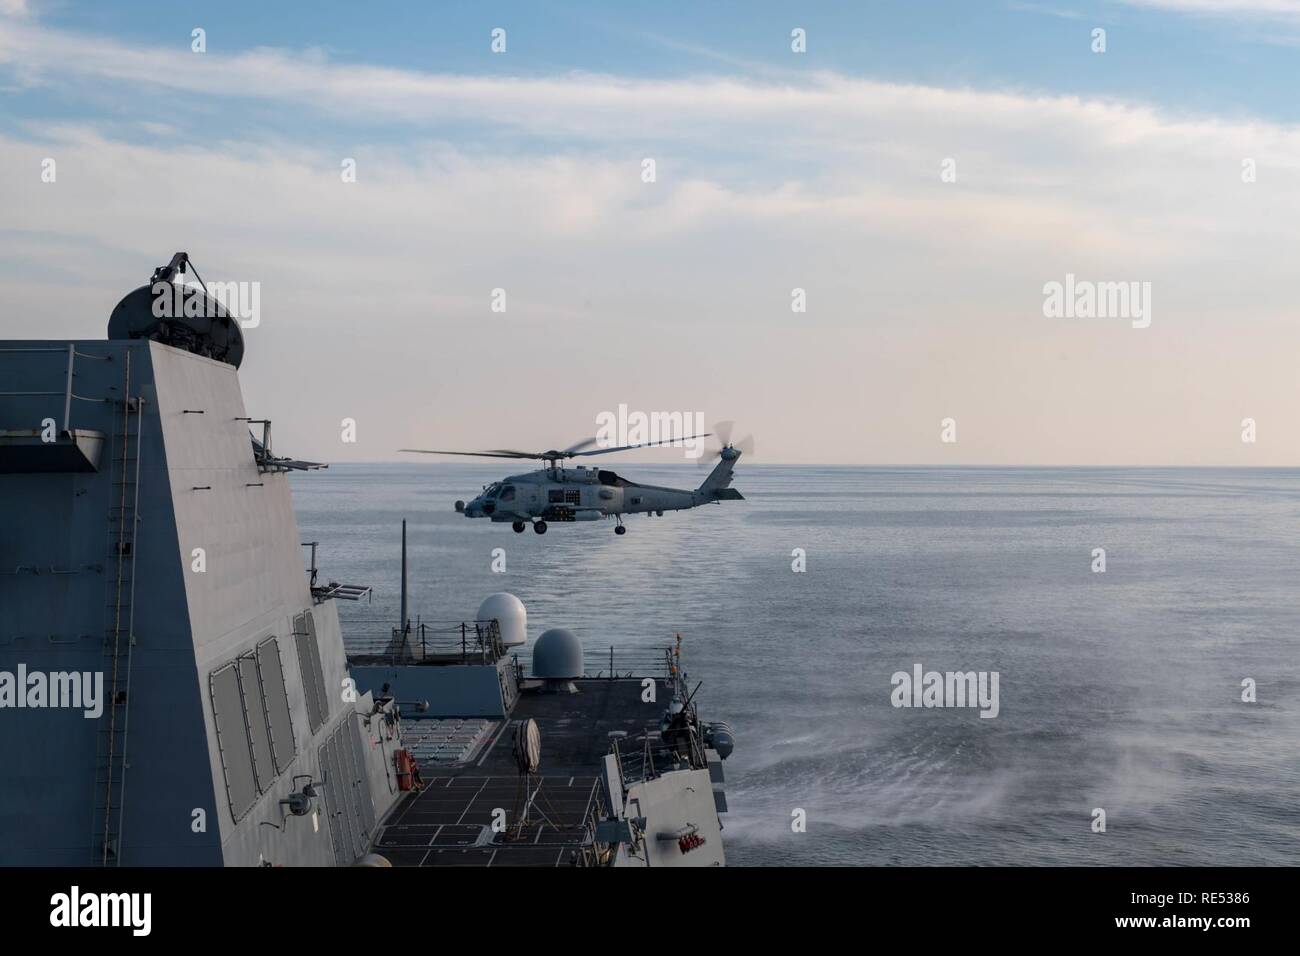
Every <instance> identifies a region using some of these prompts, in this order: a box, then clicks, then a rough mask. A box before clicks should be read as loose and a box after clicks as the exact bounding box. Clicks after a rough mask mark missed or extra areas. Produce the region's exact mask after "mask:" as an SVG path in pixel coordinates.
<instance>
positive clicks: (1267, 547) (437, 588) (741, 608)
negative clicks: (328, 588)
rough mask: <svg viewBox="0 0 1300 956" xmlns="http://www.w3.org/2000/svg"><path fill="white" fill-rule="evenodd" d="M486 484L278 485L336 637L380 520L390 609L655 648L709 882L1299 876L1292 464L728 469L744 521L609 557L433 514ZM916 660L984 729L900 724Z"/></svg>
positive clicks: (355, 608) (920, 710)
mask: <svg viewBox="0 0 1300 956" xmlns="http://www.w3.org/2000/svg"><path fill="white" fill-rule="evenodd" d="M507 470H508V469H503V468H501V467H500V466H498V465H494V464H493V463H486V464H483V465H480V464H462V463H430V462H418V463H410V464H407V463H400V464H388V463H386V464H342V465H333V466H331V467H330V468H329V469H328V470H326V471H321V472H313V473H309V474H301V475H295V476H294V477H293V479H292V481H293V494H294V502H295V507H296V510H297V514H298V521H299V525H300V531H301V534H302V539H303V540H304V541H318V542H319V546H318V551H317V563H318V566H319V567H320V569H321V571H320V573H321V575H322V577H324V578H326V579H328V580H336V581H341V582H346V583H356V584H369V585H372V586H373V588H374V591H373V596H372V599H371V601H370V602H365V601H362V602H358V603H355V604H351V603H347V602H339V605H340V616H341V617H342V618H343V627H344V635H345V640H351V639H352V638H350V637H349V635H350V634H365V633H374V632H375V624H376V622H384V626H387V625H388V624H390V623H395V622H396V620H397V618H398V607H399V580H400V573H399V568H400V534H401V522H402V521H403V520H405V521H407V523H408V527H407V537H408V543H407V547H408V554H409V563H410V570H409V579H410V586H411V611H412V615H413V616H414V615H415V614H419V615H420V616H421V618H422V619H423V620H427V621H448V620H463V619H466V620H467V619H472V618H473V616H474V614H475V612H476V610H477V608H478V604H479V601H480V600H481V599H482V597H483V596H485V595H487V594H488V593H491V592H494V591H510V592H512V593H514V594H516V595H517V596H518V597H519V598H520V599H521V600H523V602H524V603H525V605H526V606H527V609H528V621H529V636H530V638H535V637H536V636H537V635H538V634H540V633H541V631H542V630H545V629H547V628H550V627H564V628H568V629H570V630H572V631H573V632H574V633H576V634H577V635H578V636H579V637H580V638H581V639H582V641H583V644H584V648H585V650H586V651H587V652H588V653H592V652H594V651H601V652H604V651H605V650H606V649H608V648H610V647H613V648H616V649H617V652H618V653H619V654H623V653H625V652H626V653H636V652H639V651H642V650H644V651H647V652H648V651H651V650H653V649H656V648H659V647H663V646H666V645H668V644H669V643H671V642H672V641H673V640H674V639H675V636H676V635H678V634H680V635H681V636H682V642H683V661H684V663H685V669H686V671H687V673H688V675H689V678H690V683H691V686H694V685H695V684H696V683H699V682H702V683H700V689H699V691H698V694H697V697H696V701H697V703H698V704H699V708H700V712H701V715H702V717H703V718H704V719H705V720H726V721H728V722H729V723H730V724H731V726H732V728H733V729H734V731H735V735H736V738H737V742H736V748H735V752H734V753H733V754H732V756H731V757H730V758H729V759H728V760H727V761H726V763H725V765H724V766H725V771H726V793H727V801H728V804H729V811H728V812H727V813H726V814H725V816H724V817H723V820H724V825H725V829H724V839H725V843H726V852H727V857H728V863H730V864H732V865H880V864H892V865H1022V864H1023V865H1075V864H1079V865H1120V866H1128V865H1226V866H1235V865H1259V864H1263V865H1289V866H1295V865H1298V864H1300V601H1297V584H1298V583H1300V470H1297V469H1259V470H1254V469H1251V470H1246V469H1215V468H1177V469H1166V468H1150V469H1147V468H1142V469H1135V468H992V467H989V468H930V467H849V466H834V467H832V466H780V465H764V464H749V463H747V462H745V461H743V460H742V461H741V463H740V465H739V466H738V468H737V470H736V477H735V481H734V487H736V488H737V489H739V490H740V491H741V493H742V494H743V495H744V496H745V500H743V501H728V502H722V503H720V504H717V505H710V506H706V507H702V508H698V509H695V510H693V511H686V512H678V513H669V514H667V515H666V516H664V517H662V518H660V517H644V516H637V517H630V518H628V519H627V528H628V531H627V533H626V534H625V535H621V536H618V535H615V534H614V523H613V522H612V521H601V522H593V523H582V524H570V525H558V524H554V523H552V524H551V525H550V530H549V532H548V533H547V534H545V535H537V534H534V533H532V532H531V531H528V532H525V533H523V534H515V533H513V532H512V531H511V529H510V526H509V525H504V524H490V523H488V522H487V521H485V520H467V519H466V518H464V517H463V516H462V515H459V514H457V513H456V512H455V510H454V507H453V503H454V501H455V500H456V499H458V498H461V499H466V500H468V499H469V498H472V497H474V495H475V494H477V493H478V492H479V491H480V490H481V487H482V486H483V485H485V484H487V483H488V482H490V481H494V480H496V479H499V478H502V477H504V475H505V472H506V471H507ZM618 470H619V471H620V473H622V474H625V475H627V476H629V477H631V478H632V479H633V480H636V481H639V482H643V483H648V484H658V485H667V486H674V487H694V486H696V485H698V484H699V483H700V481H701V480H702V478H703V475H704V471H702V470H701V469H699V468H697V467H695V466H694V465H691V464H682V463H675V464H671V465H664V464H644V465H635V464H624V463H620V464H619V466H618ZM918 667H919V668H920V671H921V673H923V674H925V673H929V672H931V671H933V672H937V673H939V674H946V673H948V672H954V673H967V672H972V671H973V672H976V673H982V674H984V675H986V676H991V675H993V674H996V675H997V681H998V683H997V687H998V698H997V712H996V716H987V717H986V716H981V712H982V711H981V709H980V708H979V707H971V706H899V705H900V704H901V703H903V702H908V703H914V704H915V703H918V702H922V703H923V701H921V700H920V698H913V697H912V696H911V694H910V693H908V694H904V693H903V692H902V691H901V690H899V688H900V687H901V686H902V681H901V679H900V677H899V675H902V674H907V675H908V676H909V677H910V676H911V675H913V674H914V673H915V672H916V670H917V668H918ZM988 686H990V687H991V685H988ZM936 702H939V703H943V702H946V703H956V701H953V700H951V699H948V700H946V701H943V700H941V701H934V700H932V701H931V703H936ZM983 712H984V713H990V712H991V709H990V708H984V709H983ZM543 746H544V742H543Z"/></svg>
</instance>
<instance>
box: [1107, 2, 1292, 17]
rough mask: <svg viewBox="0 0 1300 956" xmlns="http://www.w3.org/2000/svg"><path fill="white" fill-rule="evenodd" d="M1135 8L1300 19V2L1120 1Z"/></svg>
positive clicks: (1227, 15)
mask: <svg viewBox="0 0 1300 956" xmlns="http://www.w3.org/2000/svg"><path fill="white" fill-rule="evenodd" d="M1120 2H1121V3H1126V4H1128V5H1130V6H1135V7H1155V8H1158V9H1161V10H1172V11H1175V12H1178V13H1199V14H1211V15H1214V16H1225V17H1231V16H1239V17H1291V18H1300V0H1120Z"/></svg>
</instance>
